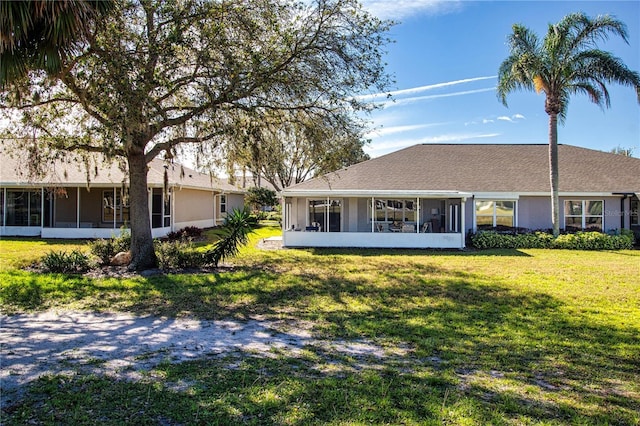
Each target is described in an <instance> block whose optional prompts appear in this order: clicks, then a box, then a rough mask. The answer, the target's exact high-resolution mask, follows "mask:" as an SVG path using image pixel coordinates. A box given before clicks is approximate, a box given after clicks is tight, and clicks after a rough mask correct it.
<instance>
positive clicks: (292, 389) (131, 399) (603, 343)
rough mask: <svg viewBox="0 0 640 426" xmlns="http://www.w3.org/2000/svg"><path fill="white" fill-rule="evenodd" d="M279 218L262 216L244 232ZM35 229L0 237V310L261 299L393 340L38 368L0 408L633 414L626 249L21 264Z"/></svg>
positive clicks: (366, 416) (397, 419) (237, 416)
mask: <svg viewBox="0 0 640 426" xmlns="http://www.w3.org/2000/svg"><path fill="white" fill-rule="evenodd" d="M276 232H277V230H275V229H274V228H262V229H260V230H259V231H258V234H257V235H255V236H254V242H255V239H257V238H265V237H267V236H269V235H273V234H274V233H276ZM20 244H24V245H22V246H21V247H22V250H18V249H16V248H15V246H19V245H20ZM34 244H35V245H39V244H40V243H39V242H35V241H27V242H21V241H17V240H9V241H7V240H2V241H0V252H2V253H3V257H4V253H5V247H14V248H13V249H11V250H12V253H14V254H12V255H11V256H9V257H8V258H9V259H10V261H9V262H8V263H7V264H6V265H3V269H2V271H1V272H0V303H1V308H2V310H3V312H5V313H15V312H22V311H28V310H39V309H47V308H75V309H91V310H122V311H130V312H135V313H139V314H156V315H165V316H172V317H178V316H195V317H199V318H203V319H217V318H236V319H247V318H251V317H255V316H258V315H259V316H261V317H264V318H270V319H278V320H282V321H284V322H285V323H290V324H295V323H297V322H304V323H307V324H313V333H314V336H317V337H321V338H326V339H329V340H347V341H350V340H357V341H361V340H362V339H367V340H370V341H372V342H375V343H376V344H377V345H380V346H382V347H385V348H387V349H388V350H389V352H390V353H392V352H393V351H394V349H397V348H404V349H405V350H404V352H406V353H404V354H401V355H393V356H389V357H387V358H383V359H373V358H363V357H359V356H345V355H339V354H337V353H334V352H331V351H329V350H327V349H326V348H321V347H312V346H310V347H307V348H305V350H304V351H303V354H302V355H301V356H298V357H291V356H288V355H286V354H282V353H274V354H273V356H271V357H268V358H261V357H257V356H239V355H237V354H236V355H233V356H229V357H227V358H222V359H219V358H215V359H207V360H201V361H196V362H187V363H182V364H169V363H163V364H161V365H159V366H157V367H156V368H155V369H154V370H153V371H150V372H149V375H148V377H146V378H144V379H142V380H139V381H136V382H122V381H115V380H113V379H110V378H109V377H106V376H101V375H90V376H87V375H82V374H77V375H75V376H71V377H67V376H52V377H47V378H43V379H40V380H39V381H37V382H35V383H34V384H33V385H32V386H31V387H30V388H29V393H28V394H27V396H26V397H25V399H24V400H23V402H22V403H21V404H19V405H17V406H13V407H11V408H10V410H9V411H8V412H5V413H2V417H3V419H2V423H3V424H6V425H13V424H25V423H29V422H35V423H42V424H58V423H66V424H92V423H95V421H96V420H98V421H99V422H100V423H104V424H124V423H132V424H255V425H263V424H265V425H266V424H282V425H286V424H296V425H298V424H335V425H360V424H427V425H428V424H434V425H435V424H438V425H441V424H462V425H465V424H469V425H476V424H477V425H481V424H482V425H484V424H504V425H513V424H518V425H519V424H540V425H556V424H586V425H591V424H593V425H599V424H620V425H638V424H640V414H639V413H640V337H639V336H640V274H639V273H638V265H639V264H640V251H620V252H586V251H585V252H580V251H563V250H554V251H550V250H495V251H482V252H473V251H469V252H431V251H411V250H383V251H375V250H283V251H260V250H257V249H256V248H255V247H254V246H253V244H252V245H251V246H250V247H247V248H245V249H244V250H243V251H242V253H241V255H240V256H239V257H238V258H237V259H235V260H234V264H235V266H234V268H233V269H228V270H222V271H220V272H219V273H215V274H199V275H161V276H153V277H146V278H142V277H138V278H132V279H123V280H118V279H89V278H85V277H78V276H65V275H55V274H49V275H47V274H43V275H36V274H30V273H27V272H24V271H19V270H17V269H16V266H15V265H23V264H28V263H30V262H32V261H33V260H34V256H36V254H35V253H36V251H37V250H40V248H39V247H33V248H31V247H32V246H31V245H34ZM62 245H63V246H66V247H68V248H69V249H71V248H77V247H76V246H72V245H66V244H62ZM59 249H60V248H59V247H56V250H59Z"/></svg>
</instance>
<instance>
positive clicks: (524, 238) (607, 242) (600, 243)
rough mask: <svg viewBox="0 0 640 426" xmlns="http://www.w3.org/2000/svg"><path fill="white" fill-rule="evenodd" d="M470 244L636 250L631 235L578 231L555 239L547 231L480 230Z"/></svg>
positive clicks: (505, 247)
mask: <svg viewBox="0 0 640 426" xmlns="http://www.w3.org/2000/svg"><path fill="white" fill-rule="evenodd" d="M470 240H471V244H472V245H473V246H474V247H475V248H478V249H493V248H503V249H523V248H554V249H570V250H628V249H631V248H633V236H631V235H629V234H628V233H621V234H620V235H607V234H603V233H601V232H577V233H575V234H566V235H560V236H559V237H558V238H556V239H554V238H553V236H552V235H551V234H549V233H546V232H534V233H524V234H500V233H498V232H495V231H480V232H477V233H475V234H473V235H471V238H470Z"/></svg>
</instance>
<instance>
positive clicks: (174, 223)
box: [0, 152, 245, 238]
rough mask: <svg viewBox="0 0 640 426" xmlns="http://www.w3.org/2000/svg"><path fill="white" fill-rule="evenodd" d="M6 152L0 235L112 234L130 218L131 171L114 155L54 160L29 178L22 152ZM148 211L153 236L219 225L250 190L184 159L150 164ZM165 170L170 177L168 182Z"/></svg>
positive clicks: (0, 177) (1, 163) (0, 159)
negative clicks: (87, 161) (86, 161)
mask: <svg viewBox="0 0 640 426" xmlns="http://www.w3.org/2000/svg"><path fill="white" fill-rule="evenodd" d="M15 157H19V155H16V156H13V155H10V154H8V153H6V152H3V153H1V154H0V221H1V222H0V225H1V226H0V236H40V237H42V238H109V237H111V236H113V235H118V234H119V233H120V232H121V229H122V228H127V224H128V223H129V220H130V219H129V205H128V200H127V185H126V182H127V176H126V175H125V173H124V172H123V171H122V170H121V168H120V167H118V165H117V164H115V163H111V162H103V163H102V166H100V167H97V168H91V170H89V171H87V168H86V167H85V165H83V164H78V163H64V162H61V161H56V162H54V163H52V164H51V165H50V167H49V170H48V172H47V173H46V175H45V176H43V177H40V178H38V179H37V180H32V179H27V178H26V177H25V175H24V174H23V173H21V172H20V170H24V168H25V165H24V159H18V158H15ZM148 167H149V171H148V174H147V176H148V190H149V212H150V216H151V218H150V219H151V227H152V235H153V237H154V238H157V237H162V236H165V235H167V234H168V233H169V232H171V231H177V230H179V229H182V228H184V227H186V226H197V227H199V228H208V227H213V226H216V225H219V224H220V223H221V222H222V221H223V220H224V218H225V216H226V212H228V211H231V210H232V209H234V208H241V207H243V205H244V194H245V191H244V190H242V189H240V188H238V187H236V186H233V185H230V184H228V183H226V182H224V181H222V180H219V179H216V178H213V177H211V176H210V175H209V174H205V173H199V172H197V171H195V170H191V169H189V168H186V167H182V166H180V165H178V164H166V163H165V162H164V161H162V160H153V161H152V162H151V163H150V164H149V166H148ZM165 171H166V172H167V178H168V179H167V184H166V188H165Z"/></svg>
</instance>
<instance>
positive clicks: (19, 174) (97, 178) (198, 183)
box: [0, 151, 244, 192]
mask: <svg viewBox="0 0 640 426" xmlns="http://www.w3.org/2000/svg"><path fill="white" fill-rule="evenodd" d="M98 158H100V157H98ZM102 160H104V159H102ZM25 161H27V160H26V157H25V153H24V152H20V151H14V152H11V153H10V152H9V151H3V152H0V186H16V185H20V186H23V185H42V184H44V185H52V186H53V185H55V186H86V185H87V175H88V178H89V179H88V180H89V185H90V186H107V185H108V186H111V185H118V186H119V185H121V184H122V182H123V181H124V180H125V175H124V172H123V171H122V170H121V169H120V167H119V166H118V164H117V163H116V162H111V161H106V160H104V161H97V163H98V164H99V166H98V167H89V172H88V173H87V167H86V166H85V165H84V164H82V163H80V162H75V161H71V162H64V161H55V162H52V163H51V164H49V165H48V169H47V170H46V173H45V175H44V176H42V177H39V178H37V179H33V178H29V176H28V174H27V173H26V171H25V170H26V163H25ZM164 166H165V163H164V161H162V160H158V159H155V160H153V161H152V162H151V163H149V171H148V173H147V181H148V184H149V185H150V186H154V187H161V186H163V185H164V170H165V169H164ZM167 172H168V178H169V184H175V185H180V186H182V187H185V188H194V189H202V190H221V191H224V192H244V190H242V189H241V188H238V187H237V186H234V185H230V184H229V183H228V182H227V181H226V179H220V178H216V177H212V176H210V175H209V174H207V173H200V172H197V171H195V170H193V169H190V168H188V167H184V166H181V165H180V164H171V165H169V166H168V168H167Z"/></svg>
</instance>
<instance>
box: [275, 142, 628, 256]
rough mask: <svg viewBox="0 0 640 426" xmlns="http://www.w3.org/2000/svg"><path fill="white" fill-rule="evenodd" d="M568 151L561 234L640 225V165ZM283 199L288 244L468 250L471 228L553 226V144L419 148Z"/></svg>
mask: <svg viewBox="0 0 640 426" xmlns="http://www.w3.org/2000/svg"><path fill="white" fill-rule="evenodd" d="M558 151H559V170H560V186H559V195H560V221H561V222H560V223H561V225H560V227H561V228H564V229H568V230H569V229H597V230H601V231H603V232H608V231H612V230H619V229H621V228H626V229H632V228H636V229H638V227H639V226H640V224H639V222H638V195H639V193H640V159H638V158H632V157H625V156H622V155H617V154H612V153H605V152H600V151H595V150H591V149H585V148H580V147H576V146H570V145H560V146H559V147H558ZM282 197H283V203H284V204H283V244H284V246H287V247H372V248H373V247H377V248H385V247H388V248H464V247H465V239H466V238H465V237H466V234H467V233H468V232H469V231H473V232H475V231H477V230H479V229H487V228H505V227H506V228H528V229H550V228H551V227H552V222H551V199H550V183H549V165H548V146H547V145H546V144H540V145H524V144H522V145H519V144H509V145H506V144H424V145H416V146H412V147H409V148H406V149H403V150H400V151H397V152H394V153H391V154H388V155H384V156H381V157H378V158H374V159H371V160H368V161H365V162H362V163H359V164H355V165H352V166H349V167H347V168H344V169H341V170H338V171H336V172H333V173H329V174H326V175H323V176H320V177H316V178H314V179H311V180H308V181H305V182H302V183H300V184H297V185H293V186H290V187H288V188H286V189H285V190H284V191H283V192H282Z"/></svg>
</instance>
